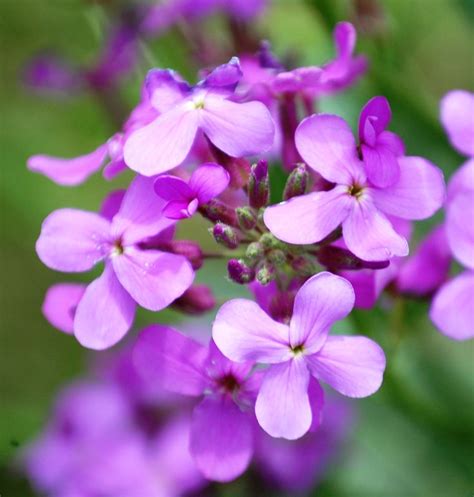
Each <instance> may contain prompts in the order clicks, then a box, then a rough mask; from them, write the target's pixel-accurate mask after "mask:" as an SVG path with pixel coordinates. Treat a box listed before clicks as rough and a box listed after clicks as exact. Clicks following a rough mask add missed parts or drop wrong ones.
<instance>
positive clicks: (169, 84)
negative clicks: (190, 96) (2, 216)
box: [145, 69, 190, 112]
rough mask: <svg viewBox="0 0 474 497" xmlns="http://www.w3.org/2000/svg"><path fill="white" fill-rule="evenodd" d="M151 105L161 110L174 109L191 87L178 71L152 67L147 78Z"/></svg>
mask: <svg viewBox="0 0 474 497" xmlns="http://www.w3.org/2000/svg"><path fill="white" fill-rule="evenodd" d="M145 88H146V91H147V93H148V97H149V99H150V103H151V105H152V106H153V107H154V108H155V109H157V110H159V111H160V112H166V111H168V110H170V109H172V108H173V107H174V106H175V105H176V104H177V103H178V102H179V101H180V100H182V99H183V97H184V96H185V95H186V94H187V93H188V92H189V90H190V88H189V86H188V84H187V83H186V82H184V81H183V80H182V78H181V77H180V76H179V74H178V73H176V72H175V71H172V70H170V69H151V70H150V71H148V74H147V75H146V80H145Z"/></svg>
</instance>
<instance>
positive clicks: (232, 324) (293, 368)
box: [212, 272, 385, 440]
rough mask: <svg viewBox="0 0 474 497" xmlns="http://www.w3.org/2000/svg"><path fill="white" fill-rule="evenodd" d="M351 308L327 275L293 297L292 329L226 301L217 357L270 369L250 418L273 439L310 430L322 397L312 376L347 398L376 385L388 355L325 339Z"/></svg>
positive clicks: (354, 340) (346, 289)
mask: <svg viewBox="0 0 474 497" xmlns="http://www.w3.org/2000/svg"><path fill="white" fill-rule="evenodd" d="M353 305H354V291H353V289H352V287H351V285H350V283H349V282H347V281H346V280H345V279H343V278H341V277H339V276H334V275H332V274H330V273H326V272H324V273H319V274H317V275H315V276H313V277H312V278H310V279H309V280H308V281H307V282H306V283H305V284H304V285H303V286H302V287H301V289H300V290H299V291H298V293H297V294H296V297H295V303H294V308H293V316H292V318H291V321H290V324H289V326H287V325H285V324H282V323H278V322H276V321H274V320H273V319H271V318H270V317H269V316H268V315H267V314H266V313H265V312H264V311H263V310H262V309H261V308H260V307H259V306H258V305H257V304H255V303H254V302H252V301H250V300H244V299H235V300H231V301H229V302H227V303H226V304H224V305H223V306H222V307H221V308H220V310H219V312H218V313H217V316H216V320H215V322H214V326H213V330H212V331H213V338H214V341H215V342H216V345H217V346H218V347H219V349H220V350H221V351H222V353H223V354H224V355H225V356H226V357H229V359H232V360H234V361H237V362H244V361H255V362H259V363H266V364H269V365H270V367H269V368H268V369H267V370H266V372H265V376H264V378H263V381H262V386H261V388H260V391H259V393H258V396H257V401H256V404H255V414H256V416H257V420H258V422H259V424H260V426H261V427H262V428H263V429H264V430H265V431H266V432H267V433H268V434H270V435H271V436H273V437H282V438H287V439H290V440H292V439H296V438H300V437H302V436H303V435H304V434H305V433H306V432H307V431H308V430H309V428H310V426H311V423H312V409H311V404H312V403H313V404H314V402H315V395H319V396H320V397H322V390H321V387H320V386H319V383H318V382H317V381H314V380H312V381H311V382H310V379H311V376H313V377H314V378H316V379H317V380H322V381H324V382H326V383H328V384H329V385H331V386H332V387H333V388H334V389H336V390H337V391H338V392H340V393H342V394H343V395H347V396H349V397H365V396H368V395H371V394H373V393H374V392H376V391H377V390H378V388H379V387H380V385H381V383H382V376H383V371H384V369H385V356H384V353H383V351H382V349H381V348H380V347H379V346H378V345H377V344H376V343H375V342H373V341H372V340H369V339H368V338H365V337H362V336H354V337H351V336H334V337H328V333H329V330H330V327H331V325H332V324H333V323H334V322H335V321H338V320H340V319H343V318H344V317H345V316H347V314H349V312H350V311H351V310H352V307H353ZM312 384H313V388H312V389H310V390H309V391H308V388H309V387H310V386H311V385H312ZM314 386H316V388H314ZM319 403H320V402H319Z"/></svg>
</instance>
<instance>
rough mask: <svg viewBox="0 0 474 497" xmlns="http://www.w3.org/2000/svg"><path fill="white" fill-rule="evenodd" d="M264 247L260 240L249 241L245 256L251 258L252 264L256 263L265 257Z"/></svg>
mask: <svg viewBox="0 0 474 497" xmlns="http://www.w3.org/2000/svg"><path fill="white" fill-rule="evenodd" d="M263 254H264V250H263V247H262V246H261V245H260V243H258V242H252V243H249V245H248V247H247V250H246V252H245V257H246V258H247V259H248V260H249V262H250V264H251V265H254V264H256V263H257V262H259V261H260V259H261V258H262V257H263Z"/></svg>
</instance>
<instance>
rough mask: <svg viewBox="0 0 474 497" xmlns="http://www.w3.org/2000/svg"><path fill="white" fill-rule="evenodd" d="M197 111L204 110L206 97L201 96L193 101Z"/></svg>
mask: <svg viewBox="0 0 474 497" xmlns="http://www.w3.org/2000/svg"><path fill="white" fill-rule="evenodd" d="M193 103H194V108H195V109H204V97H202V96H200V97H197V98H195V99H194V100H193Z"/></svg>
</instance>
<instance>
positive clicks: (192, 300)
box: [172, 285, 216, 315]
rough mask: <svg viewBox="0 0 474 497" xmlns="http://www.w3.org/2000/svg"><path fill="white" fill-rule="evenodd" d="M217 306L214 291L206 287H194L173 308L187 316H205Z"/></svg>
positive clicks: (175, 302) (176, 301)
mask: <svg viewBox="0 0 474 497" xmlns="http://www.w3.org/2000/svg"><path fill="white" fill-rule="evenodd" d="M215 305H216V299H215V298H214V295H213V293H212V290H211V289H210V288H209V287H208V286H206V285H193V286H192V287H191V288H188V289H187V290H186V291H185V292H184V293H183V295H181V297H179V298H178V299H176V300H175V301H174V302H173V304H172V306H173V307H175V308H176V309H178V310H180V311H182V312H185V313H186V314H193V315H196V314H203V313H204V312H207V311H210V310H211V309H213V308H214V306H215Z"/></svg>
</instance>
